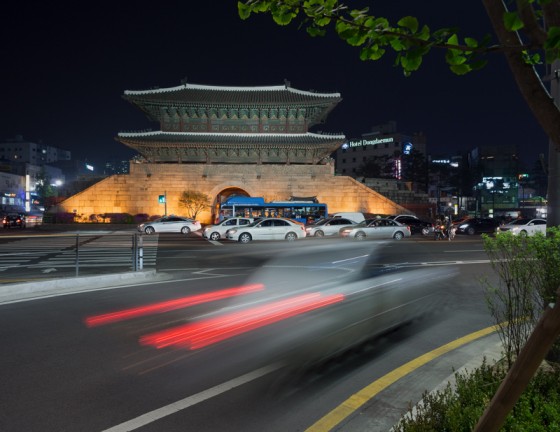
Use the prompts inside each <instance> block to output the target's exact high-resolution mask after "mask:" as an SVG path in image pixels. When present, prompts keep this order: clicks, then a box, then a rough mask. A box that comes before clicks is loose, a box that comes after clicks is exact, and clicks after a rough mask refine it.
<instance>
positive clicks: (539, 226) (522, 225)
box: [496, 218, 546, 236]
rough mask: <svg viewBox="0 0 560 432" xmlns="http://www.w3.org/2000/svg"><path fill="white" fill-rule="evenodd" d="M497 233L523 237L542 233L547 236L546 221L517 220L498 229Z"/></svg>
mask: <svg viewBox="0 0 560 432" xmlns="http://www.w3.org/2000/svg"><path fill="white" fill-rule="evenodd" d="M496 232H497V233H504V232H510V233H512V234H513V235H521V236H528V235H534V234H535V233H538V232H540V233H542V234H544V235H546V220H545V219H529V218H522V219H515V220H513V221H511V222H510V223H508V224H505V225H502V226H500V227H498V228H497V230H496Z"/></svg>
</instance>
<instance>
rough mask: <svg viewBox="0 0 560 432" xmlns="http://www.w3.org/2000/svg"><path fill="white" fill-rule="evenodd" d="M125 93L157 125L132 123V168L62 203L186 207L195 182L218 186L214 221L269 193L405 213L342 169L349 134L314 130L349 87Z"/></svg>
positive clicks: (159, 210)
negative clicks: (338, 168) (337, 170)
mask: <svg viewBox="0 0 560 432" xmlns="http://www.w3.org/2000/svg"><path fill="white" fill-rule="evenodd" d="M123 98H124V99H125V100H127V101H129V102H130V103H132V104H133V105H135V106H136V107H137V108H139V109H140V110H141V111H143V112H144V113H145V114H146V115H147V117H148V118H149V119H150V120H152V121H153V122H155V123H156V124H157V125H158V127H159V129H158V130H156V131H152V130H149V131H141V132H122V133H119V134H118V136H117V137H116V140H117V141H119V142H121V143H122V144H124V145H126V146H128V147H131V148H132V149H134V150H136V151H137V152H138V153H139V154H140V157H138V158H135V160H133V161H131V164H130V172H129V173H128V174H120V175H112V176H110V177H108V178H106V179H104V180H102V181H100V182H99V183H97V184H95V185H94V186H92V187H90V188H88V189H87V190H85V191H82V192H80V193H78V194H76V195H74V196H72V197H70V198H68V199H67V200H65V201H63V202H62V203H61V204H59V206H58V207H57V208H56V209H53V210H54V211H69V212H74V213H76V214H77V215H79V216H80V217H81V218H82V219H85V220H87V219H88V218H90V217H91V215H95V214H99V213H129V214H131V215H135V214H148V215H161V214H163V206H162V205H161V204H160V203H159V202H158V197H159V196H160V195H162V194H165V196H166V197H167V203H166V207H165V208H166V209H167V211H168V213H174V214H184V211H183V209H181V208H180V206H179V198H180V196H181V194H182V192H184V191H185V190H194V191H199V192H203V193H205V194H206V195H208V196H209V197H210V199H211V202H212V207H211V209H209V210H208V211H207V212H205V213H203V214H201V215H200V219H201V220H202V221H203V222H212V221H214V219H215V217H216V212H217V209H218V207H219V203H220V202H222V201H223V200H225V199H226V198H227V197H229V196H231V195H245V196H262V197H265V198H266V199H267V200H269V201H272V200H286V199H289V198H290V197H293V196H296V197H309V196H314V197H317V199H318V200H319V201H321V202H324V203H327V204H328V206H329V210H330V211H331V212H339V211H364V212H372V213H402V212H404V211H405V209H404V208H402V207H400V206H399V205H397V204H396V203H394V202H392V201H391V200H389V199H387V198H385V197H383V196H382V195H380V194H378V193H377V192H375V191H373V190H371V189H369V188H367V187H365V186H364V185H362V184H360V183H358V182H356V181H355V180H354V179H352V178H350V177H343V176H335V175H334V163H333V160H332V159H331V154H332V153H333V152H334V151H336V149H337V148H338V147H340V145H341V144H342V143H343V142H344V141H345V140H346V137H345V136H344V135H342V134H331V135H329V134H323V133H314V132H311V131H310V129H311V128H312V127H313V126H315V125H317V124H320V123H323V122H324V121H325V120H326V118H327V116H328V114H329V113H330V112H331V111H332V109H334V108H335V106H336V105H337V104H338V103H339V102H340V101H341V96H340V94H339V93H318V92H312V91H303V90H298V89H295V88H292V87H291V86H290V84H289V83H288V82H286V83H285V84H284V85H278V86H264V87H225V86H207V85H198V84H189V83H183V84H182V85H180V86H178V87H172V88H164V89H150V90H140V91H125V93H124V95H123Z"/></svg>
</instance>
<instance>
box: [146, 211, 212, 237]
mask: <svg viewBox="0 0 560 432" xmlns="http://www.w3.org/2000/svg"><path fill="white" fill-rule="evenodd" d="M201 228H202V227H201V225H200V222H199V221H197V220H194V219H189V218H184V217H180V216H174V215H171V216H164V217H161V218H159V219H156V220H155V221H152V222H145V223H143V224H140V225H138V231H140V232H143V233H145V234H154V233H181V234H188V233H190V232H192V231H198V230H199V229H201Z"/></svg>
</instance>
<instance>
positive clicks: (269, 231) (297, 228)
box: [226, 218, 305, 243]
mask: <svg viewBox="0 0 560 432" xmlns="http://www.w3.org/2000/svg"><path fill="white" fill-rule="evenodd" d="M304 237H305V226H304V225H303V224H302V223H300V222H296V221H295V220H292V219H288V218H263V219H258V220H256V221H254V222H253V223H251V224H249V225H244V226H239V227H236V228H231V229H229V230H227V231H226V238H227V239H228V240H234V241H238V242H240V243H249V242H250V241H252V240H288V241H294V240H297V239H300V238H304Z"/></svg>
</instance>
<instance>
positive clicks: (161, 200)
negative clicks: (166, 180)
mask: <svg viewBox="0 0 560 432" xmlns="http://www.w3.org/2000/svg"><path fill="white" fill-rule="evenodd" d="M158 203H160V204H165V195H160V196H159V197H158Z"/></svg>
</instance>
